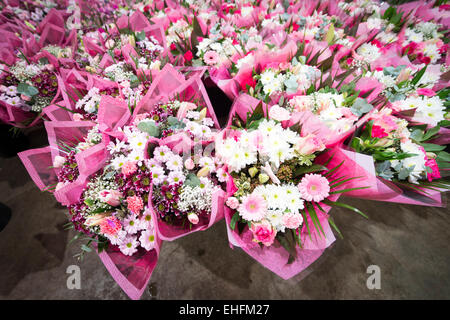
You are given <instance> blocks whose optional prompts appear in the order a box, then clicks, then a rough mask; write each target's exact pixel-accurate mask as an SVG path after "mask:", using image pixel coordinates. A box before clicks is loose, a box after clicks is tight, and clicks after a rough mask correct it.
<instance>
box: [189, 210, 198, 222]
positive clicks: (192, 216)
mask: <svg viewBox="0 0 450 320" xmlns="http://www.w3.org/2000/svg"><path fill="white" fill-rule="evenodd" d="M188 220H189V222H190V223H192V224H197V223H198V221H199V219H198V215H196V214H195V213H189V214H188Z"/></svg>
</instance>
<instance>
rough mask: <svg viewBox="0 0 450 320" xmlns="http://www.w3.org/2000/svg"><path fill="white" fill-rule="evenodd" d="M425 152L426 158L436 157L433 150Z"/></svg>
mask: <svg viewBox="0 0 450 320" xmlns="http://www.w3.org/2000/svg"><path fill="white" fill-rule="evenodd" d="M426 154H427V158H428V159H436V157H437V155H436V153H433V152H427V153H426Z"/></svg>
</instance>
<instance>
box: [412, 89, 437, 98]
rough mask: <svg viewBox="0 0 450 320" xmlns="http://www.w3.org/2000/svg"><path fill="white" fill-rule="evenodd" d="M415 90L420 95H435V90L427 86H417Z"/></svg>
mask: <svg viewBox="0 0 450 320" xmlns="http://www.w3.org/2000/svg"><path fill="white" fill-rule="evenodd" d="M416 92H417V94H418V95H420V96H427V97H433V96H435V95H436V92H434V91H433V90H431V89H428V88H419V89H417V91H416Z"/></svg>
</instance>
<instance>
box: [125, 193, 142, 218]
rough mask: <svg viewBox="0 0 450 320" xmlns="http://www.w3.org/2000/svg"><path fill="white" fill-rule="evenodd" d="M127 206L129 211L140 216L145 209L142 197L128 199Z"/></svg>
mask: <svg viewBox="0 0 450 320" xmlns="http://www.w3.org/2000/svg"><path fill="white" fill-rule="evenodd" d="M127 204H128V205H127V208H128V210H130V211H131V212H133V213H135V214H139V213H140V211H141V210H142V209H143V208H144V201H143V200H142V198H141V197H138V196H132V197H128V198H127Z"/></svg>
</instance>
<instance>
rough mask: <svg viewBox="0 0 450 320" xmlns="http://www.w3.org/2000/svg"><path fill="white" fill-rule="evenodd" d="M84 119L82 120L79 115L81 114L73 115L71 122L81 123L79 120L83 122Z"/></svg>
mask: <svg viewBox="0 0 450 320" xmlns="http://www.w3.org/2000/svg"><path fill="white" fill-rule="evenodd" d="M83 119H84V118H83V116H82V115H81V114H79V113H75V114H74V115H73V120H74V121H81V120H83Z"/></svg>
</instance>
